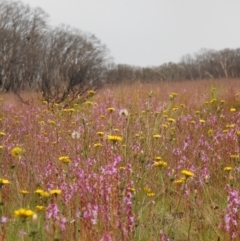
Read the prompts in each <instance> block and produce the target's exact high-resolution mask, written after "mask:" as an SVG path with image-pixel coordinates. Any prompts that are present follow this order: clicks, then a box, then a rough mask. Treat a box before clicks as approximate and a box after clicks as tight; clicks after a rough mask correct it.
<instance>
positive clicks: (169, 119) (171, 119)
mask: <svg viewBox="0 0 240 241" xmlns="http://www.w3.org/2000/svg"><path fill="white" fill-rule="evenodd" d="M167 121H168V122H170V123H173V122H176V120H175V119H173V118H168V119H167Z"/></svg>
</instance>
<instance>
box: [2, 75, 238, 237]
mask: <svg viewBox="0 0 240 241" xmlns="http://www.w3.org/2000/svg"><path fill="white" fill-rule="evenodd" d="M90 94H91V95H92V96H91V97H90V98H89V99H88V100H87V101H86V102H84V103H79V102H78V100H76V102H75V103H74V105H73V106H68V107H67V108H65V107H64V105H63V104H53V105H49V103H47V102H46V101H39V100H38V98H36V101H35V102H34V103H32V104H30V105H24V104H22V103H20V102H18V101H16V100H15V99H14V97H13V96H11V95H9V94H2V95H1V96H0V98H1V101H0V165H1V169H0V241H12V240H23V241H28V240H36V241H40V240H41V241H48V240H51V241H52V240H56V241H57V240H59V241H60V240H61V241H66V240H68V241H197V240H199V241H206V240H211V241H228V240H240V225H239V207H240V191H239V190H240V189H239V188H240V156H239V152H240V150H239V147H240V81H239V80H238V79H223V80H201V81H183V82H162V83H151V84H150V83H149V84H141V83H134V84H131V85H121V84H120V85H116V86H106V87H105V88H103V89H101V90H99V91H97V92H95V91H90Z"/></svg>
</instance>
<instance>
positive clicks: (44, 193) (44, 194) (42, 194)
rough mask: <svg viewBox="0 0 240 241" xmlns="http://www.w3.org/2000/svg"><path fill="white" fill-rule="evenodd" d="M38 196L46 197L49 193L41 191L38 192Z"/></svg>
mask: <svg viewBox="0 0 240 241" xmlns="http://www.w3.org/2000/svg"><path fill="white" fill-rule="evenodd" d="M40 196H41V197H43V198H48V197H49V196H50V193H49V192H45V191H43V192H41V193H40Z"/></svg>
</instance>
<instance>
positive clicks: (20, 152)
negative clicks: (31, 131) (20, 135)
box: [11, 146, 23, 157]
mask: <svg viewBox="0 0 240 241" xmlns="http://www.w3.org/2000/svg"><path fill="white" fill-rule="evenodd" d="M11 154H12V156H13V157H21V156H22V155H23V149H22V147H20V146H16V147H14V148H12V150H11Z"/></svg>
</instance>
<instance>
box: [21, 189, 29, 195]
mask: <svg viewBox="0 0 240 241" xmlns="http://www.w3.org/2000/svg"><path fill="white" fill-rule="evenodd" d="M20 193H22V194H23V195H26V194H28V191H27V190H24V189H23V190H21V191H20Z"/></svg>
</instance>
